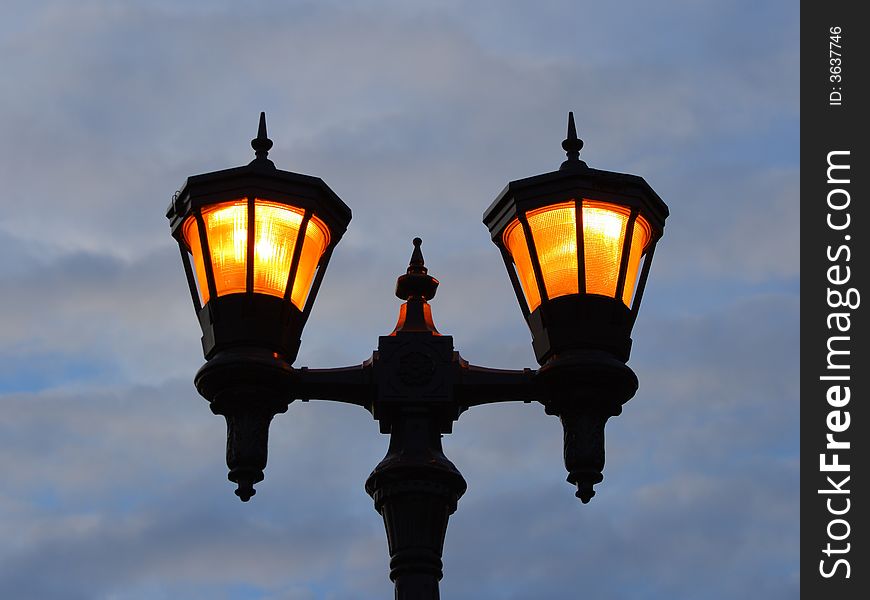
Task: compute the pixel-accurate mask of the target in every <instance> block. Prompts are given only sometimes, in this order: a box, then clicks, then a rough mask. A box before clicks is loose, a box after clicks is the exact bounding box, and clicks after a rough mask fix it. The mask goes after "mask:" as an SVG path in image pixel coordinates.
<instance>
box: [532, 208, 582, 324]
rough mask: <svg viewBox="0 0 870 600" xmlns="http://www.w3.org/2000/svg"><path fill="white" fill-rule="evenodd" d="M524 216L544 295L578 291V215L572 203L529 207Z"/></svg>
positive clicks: (562, 294)
mask: <svg viewBox="0 0 870 600" xmlns="http://www.w3.org/2000/svg"><path fill="white" fill-rule="evenodd" d="M526 218H527V219H528V221H529V229H531V231H532V238H533V239H534V240H535V250H536V251H537V253H538V261H539V262H540V264H541V273H542V274H543V276H544V287H545V288H546V289H547V297H548V298H558V297H559V296H567V295H569V294H576V293H578V292H579V291H580V290H579V288H578V283H577V217H576V210H575V208H574V202H564V203H562V204H555V205H552V206H547V207H545V208H539V209H537V210H532V211H529V212H528V213H527V214H526ZM531 310H534V309H531Z"/></svg>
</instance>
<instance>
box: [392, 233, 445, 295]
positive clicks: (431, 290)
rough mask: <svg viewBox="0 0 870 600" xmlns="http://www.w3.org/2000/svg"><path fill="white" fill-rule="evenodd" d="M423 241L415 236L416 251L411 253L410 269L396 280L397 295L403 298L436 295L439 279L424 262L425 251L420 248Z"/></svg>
mask: <svg viewBox="0 0 870 600" xmlns="http://www.w3.org/2000/svg"><path fill="white" fill-rule="evenodd" d="M422 243H423V240H421V239H420V238H418V237H417V238H414V251H413V252H412V253H411V260H410V261H409V263H408V270H407V271H406V272H405V274H404V275H402V276H401V277H399V280H398V281H397V282H396V296H398V297H399V298H401V299H402V300H408V299H409V298H412V297H413V298H422V299H424V300H431V299H432V298H433V297H435V290H436V289H437V288H438V280H437V279H435V278H434V277H432V276H431V275H429V269H427V268H426V265H425V263H424V262H423V251H422V250H420V245H421V244H422Z"/></svg>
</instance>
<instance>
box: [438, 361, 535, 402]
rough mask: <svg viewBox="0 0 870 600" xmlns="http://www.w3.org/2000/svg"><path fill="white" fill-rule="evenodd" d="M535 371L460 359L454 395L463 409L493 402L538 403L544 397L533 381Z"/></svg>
mask: <svg viewBox="0 0 870 600" xmlns="http://www.w3.org/2000/svg"><path fill="white" fill-rule="evenodd" d="M536 373H537V371H535V370H534V369H522V370H514V369H491V368H489V367H481V366H477V365H472V364H469V363H468V362H467V361H465V360H463V359H461V358H460V359H459V369H458V375H457V382H456V384H455V385H454V388H453V393H454V397H455V399H456V401H457V402H458V403H459V404H460V405H461V406H463V407H464V408H470V407H472V406H478V405H481V404H494V403H496V402H532V401H537V402H541V401H542V400H543V399H544V396H543V394H542V390H541V389H540V386H539V385H536V384H535V375H536Z"/></svg>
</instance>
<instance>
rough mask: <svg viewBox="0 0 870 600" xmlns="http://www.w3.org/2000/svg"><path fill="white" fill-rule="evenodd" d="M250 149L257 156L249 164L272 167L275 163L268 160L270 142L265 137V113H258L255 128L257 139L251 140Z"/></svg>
mask: <svg viewBox="0 0 870 600" xmlns="http://www.w3.org/2000/svg"><path fill="white" fill-rule="evenodd" d="M251 148H253V149H254V153H255V154H256V155H257V158H255V159H254V160H253V161H251V164H252V165H253V164H258V165H262V166H270V167H274V166H275V163H273V162H272V161H271V160H269V158H268V156H269V150H270V149H271V148H272V140H270V139H269V137H268V136H267V135H266V113H265V112H261V113H260V125H259V127H258V128H257V137H255V138H254V139H252V140H251Z"/></svg>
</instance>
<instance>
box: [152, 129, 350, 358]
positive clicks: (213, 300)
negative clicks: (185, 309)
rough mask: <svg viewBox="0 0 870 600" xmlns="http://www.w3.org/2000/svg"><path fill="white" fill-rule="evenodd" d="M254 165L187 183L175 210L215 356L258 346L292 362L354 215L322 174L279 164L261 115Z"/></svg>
mask: <svg viewBox="0 0 870 600" xmlns="http://www.w3.org/2000/svg"><path fill="white" fill-rule="evenodd" d="M251 146H252V147H253V148H254V150H255V152H256V158H255V159H254V160H253V161H252V162H251V163H250V164H248V165H247V166H243V167H238V168H234V169H227V170H224V171H217V172H214V173H206V174H204V175H196V176H193V177H190V178H188V180H187V182H186V183H185V184H184V187H183V188H182V189H181V190H180V191H179V192H178V194H176V196H175V198H174V199H173V201H172V204H171V205H170V207H169V210H168V211H167V217H168V218H169V220H170V223H171V229H172V235H173V237H174V238H175V239H176V240H177V241H178V245H179V248H180V250H181V258H182V262H183V264H184V270H185V274H186V276H187V280H188V285H189V287H190V293H191V297H192V300H193V304H194V307H195V309H196V312H197V315H198V316H199V322H200V326H201V328H202V333H203V335H202V345H203V353H204V354H205V357H206V358H207V359H210V358H212V357H213V356H215V355H216V354H217V353H219V352H221V351H222V350H224V349H229V348H233V347H257V348H262V349H266V350H268V351H270V352H274V353H277V354H279V355H281V356H282V357H283V358H284V359H285V360H287V361H288V362H289V363H292V362H293V360H294V359H295V357H296V354H297V352H298V349H299V343H300V336H301V332H302V329H303V327H304V326H305V321H306V320H307V318H308V315H309V313H310V311H311V307H312V305H313V303H314V300H315V297H316V296H317V291H318V288H319V287H320V282H321V280H322V278H323V275H324V273H325V271H326V267H327V264H328V262H329V258H330V256H331V254H332V250H333V248H335V245H336V244H337V243H338V241H339V240H340V239H341V236H342V234H343V233H344V232H345V230H346V229H347V225H348V223H349V222H350V219H351V211H350V209H349V208H348V207H347V206H346V205H345V204H344V202H342V201H341V199H340V198H339V197H338V196H336V195H335V193H334V192H333V191H332V190H331V189H329V187H328V186H327V185H326V184H325V183H324V182H323V181H322V180H321V179H319V178H317V177H310V176H308V175H300V174H298V173H290V172H287V171H281V170H278V169H276V168H275V165H274V163H272V161H271V160H269V159H268V152H269V149H270V148H271V147H272V141H271V140H270V139H269V138H268V137H267V136H266V120H265V114H263V113H261V114H260V125H259V131H258V134H257V137H256V138H255V139H254V140H253V141H252V142H251Z"/></svg>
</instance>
